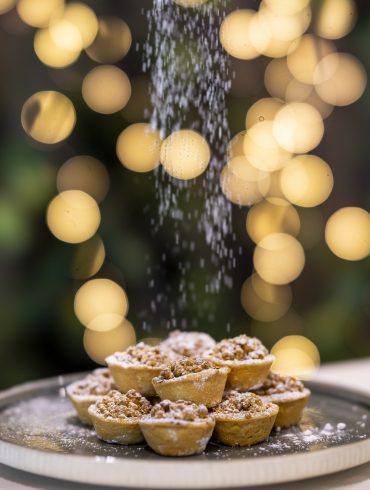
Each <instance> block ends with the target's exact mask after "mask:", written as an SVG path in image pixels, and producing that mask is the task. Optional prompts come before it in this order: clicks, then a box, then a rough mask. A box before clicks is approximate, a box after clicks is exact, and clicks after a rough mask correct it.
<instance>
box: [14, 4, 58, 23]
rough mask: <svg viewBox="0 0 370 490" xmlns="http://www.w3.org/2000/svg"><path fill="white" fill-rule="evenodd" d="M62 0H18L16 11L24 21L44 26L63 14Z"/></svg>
mask: <svg viewBox="0 0 370 490" xmlns="http://www.w3.org/2000/svg"><path fill="white" fill-rule="evenodd" d="M63 8H64V0H18V3H17V11H18V15H19V17H20V18H21V19H22V20H23V22H24V23H26V24H28V25H30V26H32V27H45V26H47V25H48V24H49V22H50V21H51V20H53V19H56V18H57V17H60V16H61V15H62V14H63Z"/></svg>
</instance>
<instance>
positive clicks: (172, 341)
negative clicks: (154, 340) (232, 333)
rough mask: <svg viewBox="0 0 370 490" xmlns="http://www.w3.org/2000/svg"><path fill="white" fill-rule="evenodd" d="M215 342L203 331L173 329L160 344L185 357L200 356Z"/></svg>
mask: <svg viewBox="0 0 370 490" xmlns="http://www.w3.org/2000/svg"><path fill="white" fill-rule="evenodd" d="M215 344H216V342H215V341H214V339H213V338H212V337H211V336H210V335H208V334H207V333H203V332H181V331H180V330H174V331H173V332H171V333H170V334H169V336H168V339H166V340H165V341H163V342H162V345H163V346H165V347H167V348H169V349H171V350H173V351H174V352H176V353H177V354H180V355H182V356H185V357H193V356H200V355H202V353H203V352H205V351H206V350H208V349H212V347H214V345H215Z"/></svg>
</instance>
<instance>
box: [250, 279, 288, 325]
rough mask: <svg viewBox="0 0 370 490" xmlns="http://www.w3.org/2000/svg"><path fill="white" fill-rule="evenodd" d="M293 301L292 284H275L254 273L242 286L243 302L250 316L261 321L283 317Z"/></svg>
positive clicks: (270, 320)
mask: <svg viewBox="0 0 370 490" xmlns="http://www.w3.org/2000/svg"><path fill="white" fill-rule="evenodd" d="M291 302H292V291H291V288H290V286H287V285H286V286H275V285H273V284H269V283H267V282H266V281H264V280H263V279H261V278H260V277H259V276H258V274H252V276H251V277H249V278H248V279H247V280H246V281H245V282H244V283H243V286H242V289H241V303H242V306H243V308H244V310H245V311H246V313H248V315H249V316H251V317H252V318H254V319H255V320H257V321H261V322H273V321H276V320H278V319H279V318H281V317H283V316H284V315H285V314H286V312H287V311H288V310H289V307H290V305H291Z"/></svg>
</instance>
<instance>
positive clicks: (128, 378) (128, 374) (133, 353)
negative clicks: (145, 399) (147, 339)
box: [105, 342, 173, 396]
mask: <svg viewBox="0 0 370 490" xmlns="http://www.w3.org/2000/svg"><path fill="white" fill-rule="evenodd" d="M172 360H173V359H172V358H171V357H170V353H169V351H166V350H164V349H161V348H160V347H159V346H149V345H146V344H143V343H142V342H141V343H139V344H137V345H136V346H132V347H129V348H128V349H126V351H124V352H116V353H115V354H112V355H111V356H109V357H107V359H106V360H105V361H106V363H107V365H108V367H109V370H110V372H111V374H112V376H113V379H114V381H115V383H116V385H117V387H118V389H119V390H120V391H122V392H124V393H125V392H126V391H128V390H131V389H133V390H136V391H138V392H139V393H141V394H142V395H144V396H155V395H156V392H155V390H154V388H153V385H152V379H153V378H155V377H156V376H159V373H160V372H161V370H162V369H163V368H164V367H165V366H166V365H167V364H169V363H170V362H171V361H172Z"/></svg>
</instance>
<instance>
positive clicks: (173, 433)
mask: <svg viewBox="0 0 370 490" xmlns="http://www.w3.org/2000/svg"><path fill="white" fill-rule="evenodd" d="M214 426H215V421H214V420H213V419H211V418H208V419H206V420H205V421H204V422H186V421H184V422H178V421H176V422H173V421H171V420H168V421H166V420H154V419H142V420H141V421H140V428H141V430H142V432H143V434H144V437H145V440H146V442H147V443H148V445H149V446H150V447H151V448H152V449H153V451H154V452H156V453H158V454H161V455H162V456H191V455H192V454H200V453H202V452H203V451H204V450H205V448H206V446H207V444H208V441H209V439H210V438H211V435H212V432H213V428H214Z"/></svg>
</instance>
